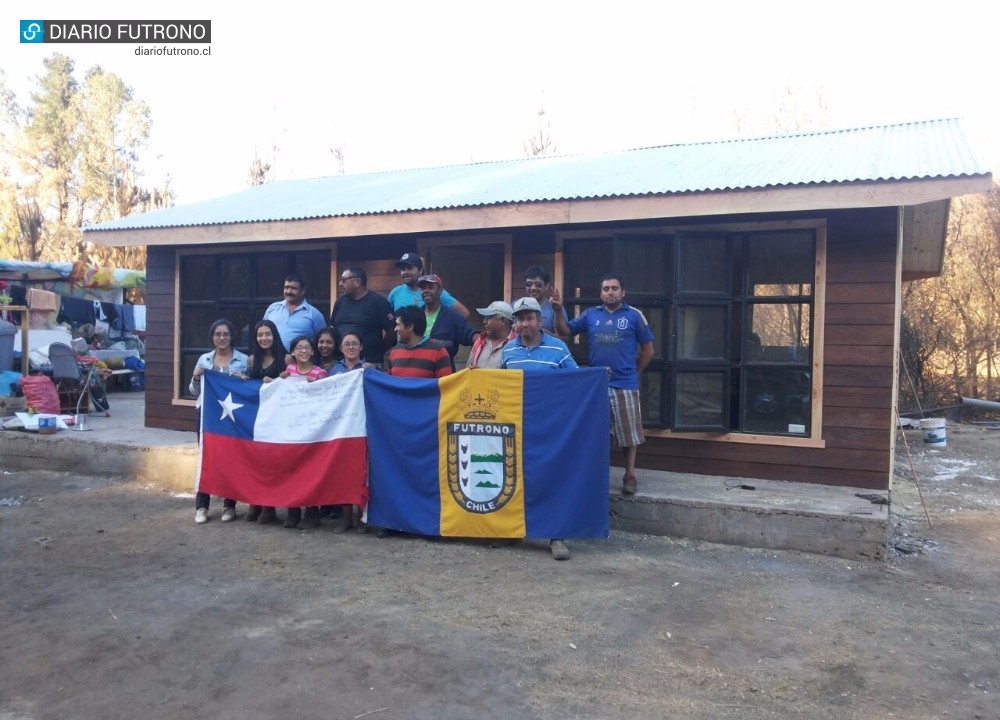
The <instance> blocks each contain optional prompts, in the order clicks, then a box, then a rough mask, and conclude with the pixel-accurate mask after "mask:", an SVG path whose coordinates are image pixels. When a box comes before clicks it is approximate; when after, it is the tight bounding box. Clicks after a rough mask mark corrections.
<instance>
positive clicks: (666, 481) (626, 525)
mask: <svg viewBox="0 0 1000 720" xmlns="http://www.w3.org/2000/svg"><path fill="white" fill-rule="evenodd" d="M622 472H623V471H622V470H621V469H619V468H614V469H613V470H612V472H611V527H613V528H617V529H619V530H626V531H629V532H641V533H647V534H649V535H676V536H679V537H687V538H693V539H697V540H708V541H710V542H721V543H728V544H731V545H744V546H746V547H757V548H772V549H775V550H801V551H803V552H811V553H817V554H820V555H833V556H836V557H843V558H850V559H869V560H883V559H884V558H885V552H886V543H887V540H888V534H889V507H888V505H886V504H880V503H873V502H872V501H871V499H868V498H861V497H858V494H862V495H868V496H873V495H874V496H875V497H877V498H880V499H881V498H886V496H887V493H873V492H872V491H871V490H859V489H857V488H844V487H831V486H827V485H813V484H806V483H794V482H779V481H774V480H757V479H750V478H731V477H717V476H712V475H692V474H685V473H663V472H653V471H643V470H639V471H638V472H637V473H636V474H637V477H638V478H639V492H638V493H637V494H636V495H632V496H623V495H621V494H620V488H621V477H622ZM751 488H752V489H751Z"/></svg>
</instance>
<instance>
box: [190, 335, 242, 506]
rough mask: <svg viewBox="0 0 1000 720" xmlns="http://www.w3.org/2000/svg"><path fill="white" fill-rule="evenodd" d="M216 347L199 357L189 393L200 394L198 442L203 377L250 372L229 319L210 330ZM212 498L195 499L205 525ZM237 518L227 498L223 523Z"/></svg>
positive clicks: (205, 495) (200, 495)
mask: <svg viewBox="0 0 1000 720" xmlns="http://www.w3.org/2000/svg"><path fill="white" fill-rule="evenodd" d="M208 334H209V337H210V339H211V341H212V345H214V346H215V349H213V350H212V351H211V352H207V353H205V354H204V355H202V356H201V357H200V358H198V362H197V363H196V364H195V366H194V372H193V373H192V374H191V383H190V384H189V385H188V390H189V391H190V392H191V394H192V395H197V396H198V400H197V402H196V403H195V407H196V408H198V440H199V442H200V441H201V378H202V376H203V375H204V374H205V371H207V370H210V371H212V372H222V373H226V374H227V375H239V376H243V375H244V374H245V373H246V371H247V356H246V355H244V354H243V353H241V352H240V351H239V350H237V349H236V348H234V347H233V335H235V334H236V328H235V327H234V326H233V324H232V323H231V322H229V321H228V320H226V319H225V318H221V319H219V320H216V321H215V322H214V323H212V327H211V328H210V329H209V331H208ZM210 500H211V496H210V495H209V494H208V493H203V492H197V493H195V497H194V507H195V514H194V521H195V522H196V523H197V524H199V525H201V524H202V523H206V522H208V505H209V502H210ZM235 519H236V501H235V500H232V499H230V498H226V499H225V500H224V501H223V503H222V518H221V520H222V522H230V521H231V520H235Z"/></svg>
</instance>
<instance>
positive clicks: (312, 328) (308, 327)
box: [264, 273, 327, 350]
mask: <svg viewBox="0 0 1000 720" xmlns="http://www.w3.org/2000/svg"><path fill="white" fill-rule="evenodd" d="M284 295H285V299H284V300H279V301H278V302H276V303H271V305H270V306H269V307H268V308H267V310H265V311H264V320H270V321H271V322H273V323H274V325H275V327H277V328H278V334H279V335H280V336H281V342H282V344H283V345H284V346H285V348H286V349H288V350H291V347H292V340H294V339H295V338H298V337H302V336H303V335H306V336H308V337H311V338H312V337H316V333H318V332H319V331H320V330H322V329H323V328H325V327H326V326H327V325H326V320H324V319H323V314H322V313H321V312H320V311H319V310H317V309H316V308H314V307H313V306H312V305H310V304H309V301H308V300H306V282H305V280H303V279H302V278H301V277H300V276H298V275H296V274H294V273H292V274H291V275H288V276H286V277H285V287H284Z"/></svg>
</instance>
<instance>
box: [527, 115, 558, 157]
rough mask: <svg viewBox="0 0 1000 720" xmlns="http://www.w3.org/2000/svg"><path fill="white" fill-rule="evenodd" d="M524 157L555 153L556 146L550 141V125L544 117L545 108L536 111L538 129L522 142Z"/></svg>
mask: <svg viewBox="0 0 1000 720" xmlns="http://www.w3.org/2000/svg"><path fill="white" fill-rule="evenodd" d="M524 152H525V154H526V155H530V156H531V157H536V156H538V155H552V154H554V153H555V152H556V144H555V142H554V141H553V140H552V124H551V123H550V122H549V121H548V118H546V117H545V108H539V109H538V129H537V130H536V131H535V132H533V133H532V134H531V135H529V136H528V137H527V138H525V140H524Z"/></svg>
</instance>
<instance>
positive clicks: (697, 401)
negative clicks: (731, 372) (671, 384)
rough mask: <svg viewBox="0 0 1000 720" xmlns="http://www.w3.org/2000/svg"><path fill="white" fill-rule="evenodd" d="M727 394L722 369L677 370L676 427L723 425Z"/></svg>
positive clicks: (724, 375)
mask: <svg viewBox="0 0 1000 720" xmlns="http://www.w3.org/2000/svg"><path fill="white" fill-rule="evenodd" d="M727 397H728V394H727V393H726V374H725V373H724V372H692V373H687V372H681V373H678V374H677V398H676V400H675V404H674V416H675V422H674V424H675V425H676V426H678V427H683V426H689V427H720V428H721V427H724V425H725V421H726V416H725V407H726V404H727Z"/></svg>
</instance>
